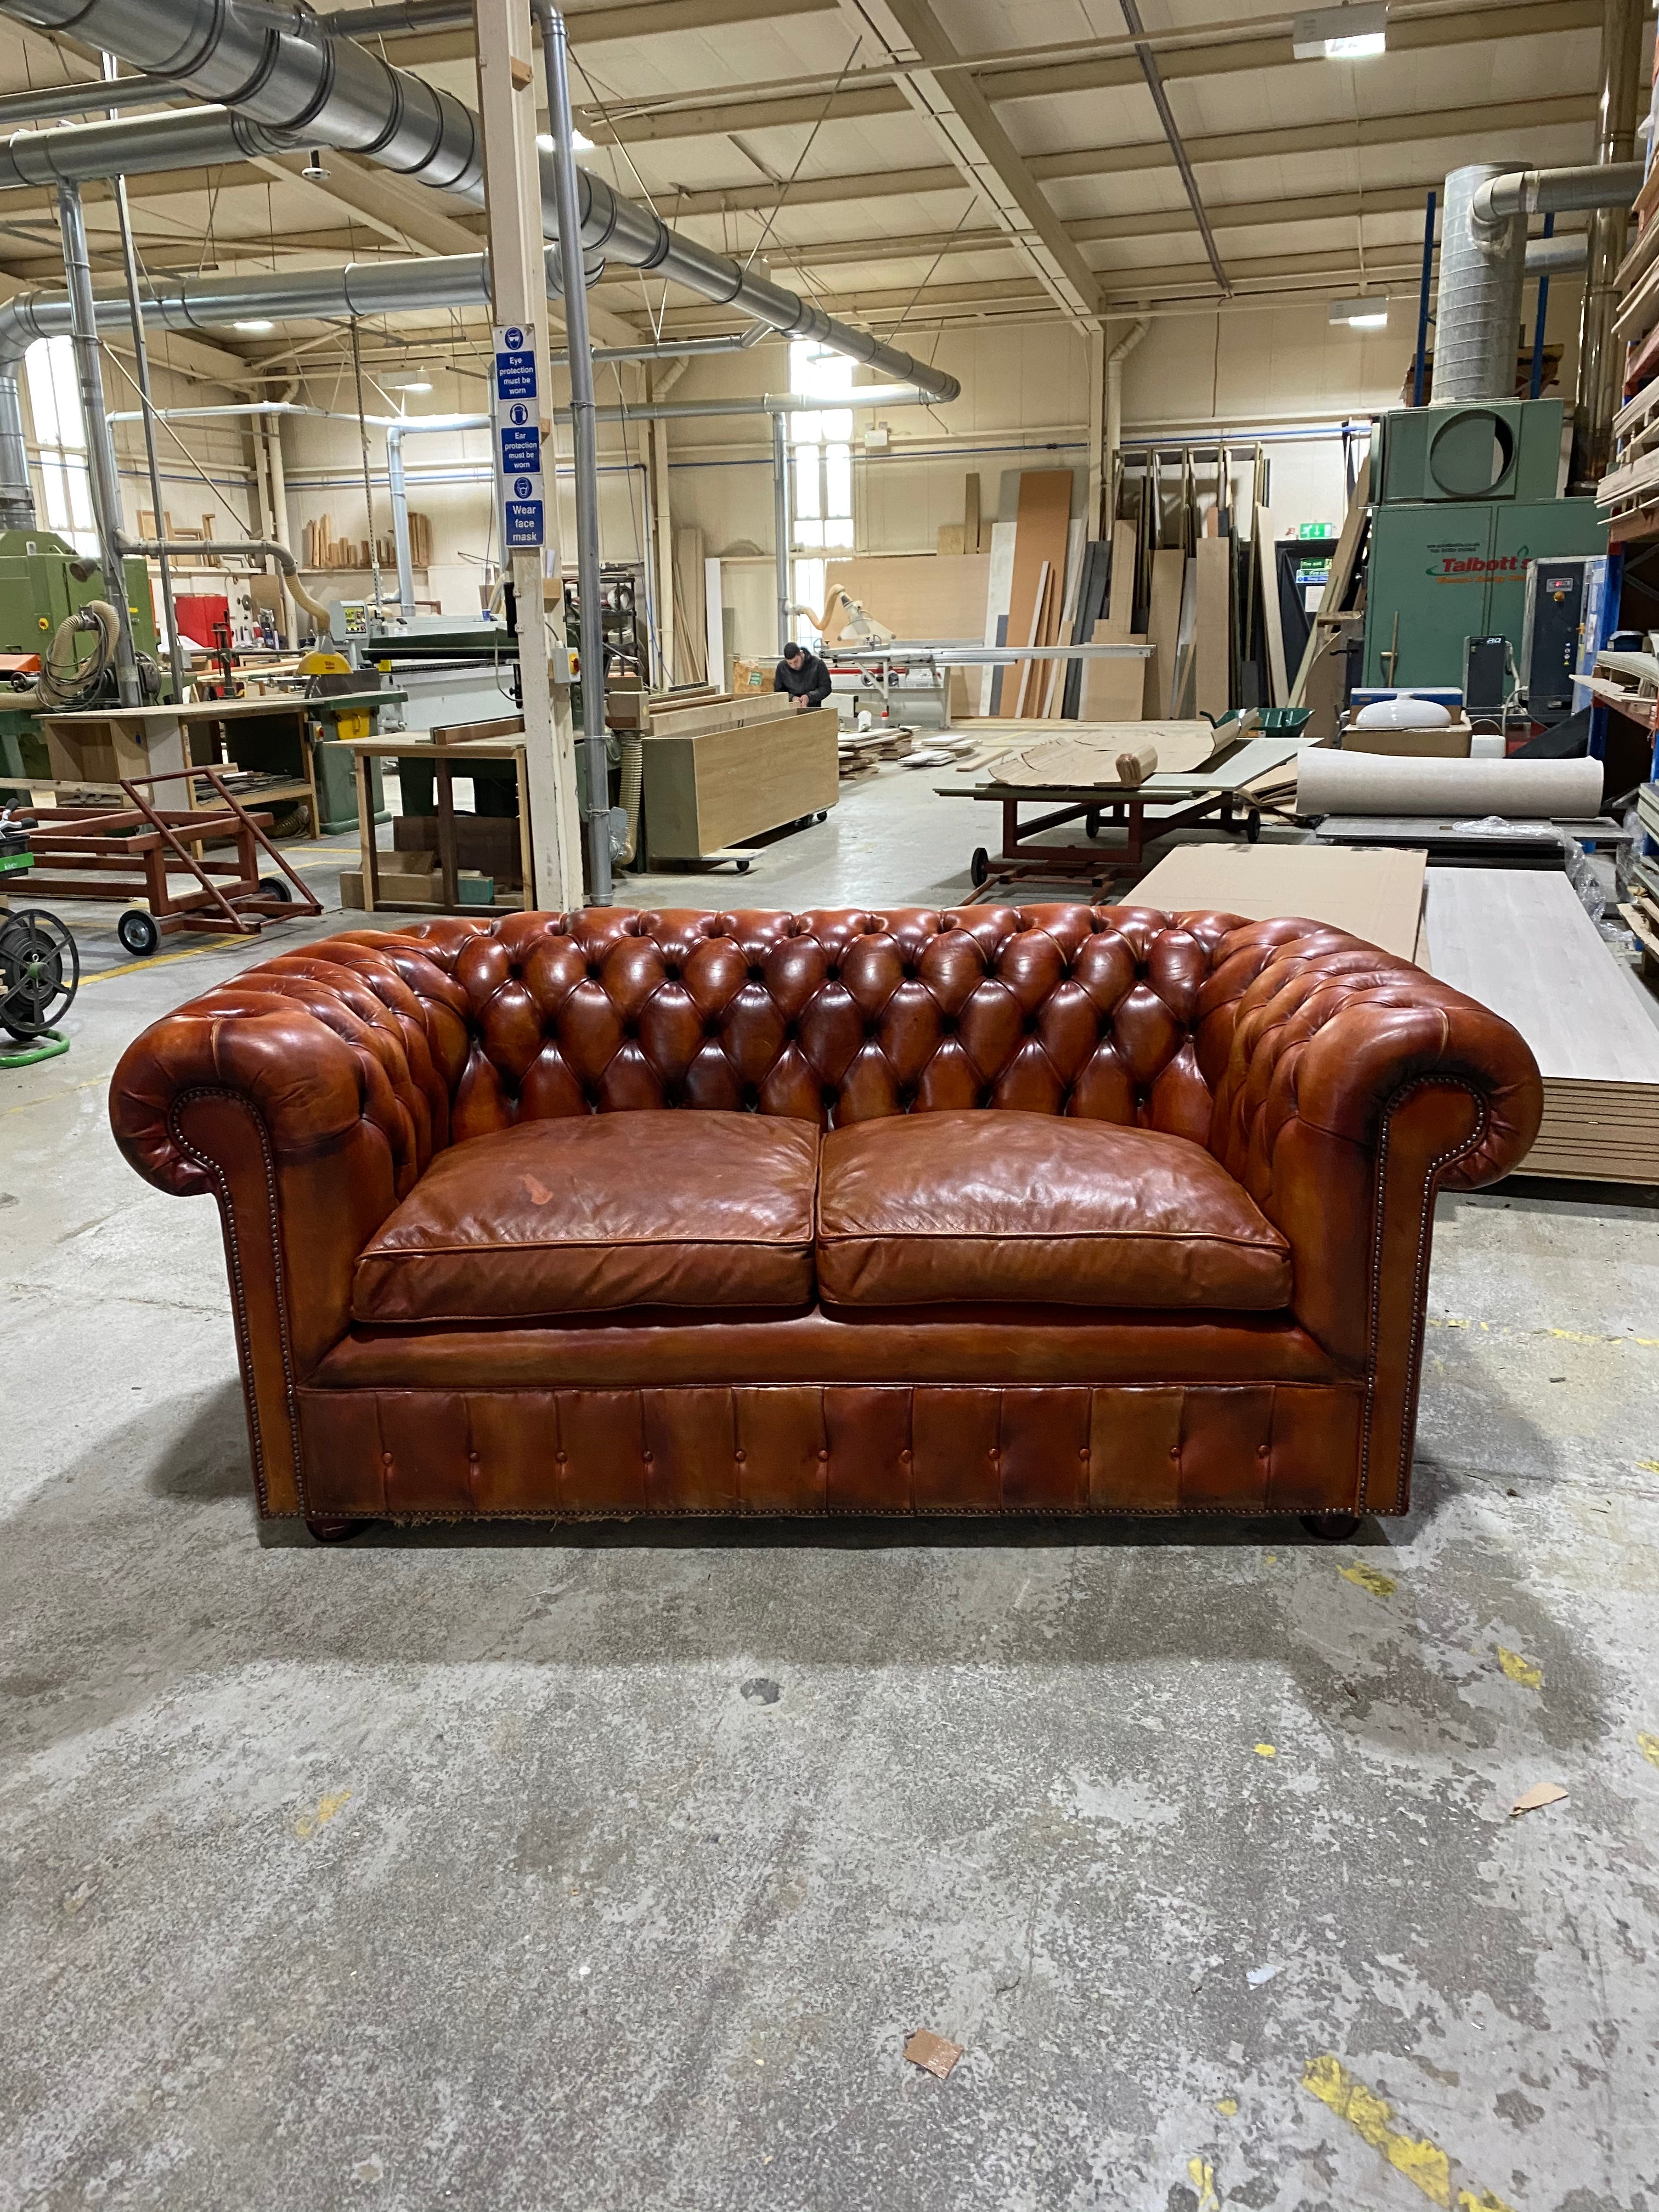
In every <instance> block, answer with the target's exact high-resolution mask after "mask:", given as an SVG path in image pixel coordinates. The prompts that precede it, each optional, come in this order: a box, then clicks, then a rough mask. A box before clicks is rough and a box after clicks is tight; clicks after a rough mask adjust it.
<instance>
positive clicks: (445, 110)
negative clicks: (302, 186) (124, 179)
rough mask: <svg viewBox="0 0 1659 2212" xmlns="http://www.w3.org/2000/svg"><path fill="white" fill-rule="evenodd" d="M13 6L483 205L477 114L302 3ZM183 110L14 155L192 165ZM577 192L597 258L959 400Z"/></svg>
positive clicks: (702, 251)
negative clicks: (93, 145)
mask: <svg viewBox="0 0 1659 2212" xmlns="http://www.w3.org/2000/svg"><path fill="white" fill-rule="evenodd" d="M4 13H6V14H7V15H12V16H15V18H16V19H17V20H18V21H21V22H25V23H31V24H33V25H34V26H35V27H37V28H38V29H41V30H46V31H52V32H58V33H68V34H69V35H70V36H71V37H74V38H76V39H80V40H84V41H86V42H87V43H88V45H90V46H99V47H101V48H102V49H103V51H104V52H106V53H111V54H115V55H117V56H118V57H119V58H121V59H122V60H123V61H125V62H127V63H129V64H131V66H132V67H133V68H135V69H140V70H148V71H154V72H157V73H165V74H167V75H169V76H176V77H177V78H178V80H179V84H180V86H181V88H185V89H187V90H189V91H190V92H192V93H194V94H197V97H199V98H203V99H206V100H217V101H222V103H223V104H224V106H226V107H229V108H234V109H235V110H236V111H237V117H238V118H242V117H245V118H249V119H251V120H252V122H253V123H254V124H257V125H260V126H262V127H263V128H264V130H266V131H277V132H282V133H284V134H286V135H287V137H288V139H289V142H290V143H304V144H306V145H310V146H336V147H341V148H343V149H345V150H347V151H348V152H351V153H356V154H361V155H363V156H364V157H365V158H366V159H368V160H369V161H375V162H378V163H379V164H380V166H381V167H385V168H389V169H395V170H397V171H398V173H400V174H403V175H405V176H410V177H414V178H416V179H419V181H420V182H421V183H422V184H426V185H440V186H442V187H443V188H444V189H445V190H447V191H451V192H453V193H455V194H456V195H457V196H458V197H460V198H462V199H465V200H470V201H471V202H472V204H474V205H475V206H482V205H483V170H482V163H481V155H480V145H481V134H480V131H479V126H478V122H477V117H476V116H475V115H474V114H473V113H472V111H471V109H470V108H468V107H465V106H462V104H461V102H460V101H459V100H456V99H453V97H452V96H451V95H450V94H448V93H445V92H438V91H435V89H434V88H433V87H432V86H430V85H428V84H426V83H424V82H422V80H421V79H420V78H419V77H416V76H410V75H409V74H408V72H407V71H406V70H397V69H393V68H392V66H391V64H389V63H386V62H383V61H381V60H380V58H379V57H378V56H376V55H374V54H372V53H370V52H368V51H367V49H365V48H363V47H362V46H355V45H354V44H353V43H352V41H351V40H349V39H341V38H335V37H332V36H331V35H330V34H329V33H328V30H327V28H326V26H325V22H324V21H323V20H322V19H319V17H317V16H315V15H311V14H309V13H308V12H307V11H306V10H305V9H301V8H300V7H299V6H297V5H294V4H292V0H289V4H286V5H284V4H282V0H176V4H173V5H170V6H166V7H163V6H161V5H159V4H158V0H5V7H4ZM180 119H181V118H178V117H176V116H174V115H173V114H163V115H154V116H142V117H138V118H135V119H134V120H133V121H132V122H131V123H125V122H121V123H116V124H108V125H106V124H93V125H81V126H75V125H71V126H70V127H68V128H66V129H65V130H63V131H42V132H40V133H33V134H26V135H28V136H31V137H39V138H42V139H45V138H51V139H52V140H54V141H56V142H57V143H56V144H55V145H54V146H53V147H52V149H50V150H49V152H48V153H46V154H40V153H38V152H37V151H36V150H35V149H23V150H22V151H21V152H17V151H15V150H14V149H16V147H17V141H16V140H15V139H14V140H13V141H12V146H11V149H8V154H9V158H10V159H11V161H12V162H13V166H14V168H15V166H16V164H17V163H18V162H20V161H30V160H36V159H49V160H50V161H51V162H52V168H51V170H50V174H51V175H52V177H53V178H54V179H63V180H66V181H75V180H80V179H85V178H87V177H88V176H91V175H98V176H108V175H112V174H114V173H117V172H121V173H126V174H130V175H137V173H139V172H140V170H141V169H142V168H143V167H146V166H148V167H151V168H152V169H154V168H171V167H179V166H180V165H181V163H180V160H179V157H178V156H177V155H174V154H173V152H172V150H171V146H172V142H171V141H170V139H169V137H168V131H169V129H170V127H173V126H176V125H177V123H178V122H179V120H180ZM191 119H194V118H191ZM234 119H235V118H221V122H222V124H223V123H228V122H230V121H233V120H234ZM91 131H105V132H106V133H110V134H113V133H117V132H125V133H126V134H128V135H127V136H126V137H125V138H124V139H118V138H116V137H113V136H110V137H106V138H105V140H104V141H103V142H102V143H101V147H100V154H99V155H98V156H97V157H95V158H96V161H97V166H96V167H92V168H88V167H82V162H83V161H87V160H88V159H92V158H94V157H92V156H89V155H83V154H82V153H81V152H80V150H79V142H81V141H82V140H84V139H85V137H87V136H88V133H89V132H91ZM198 143H200V142H198ZM240 150H241V149H240V147H239V145H238V144H237V142H236V141H235V139H234V134H232V133H230V132H227V133H226V136H225V137H224V139H223V141H222V151H221V152H220V154H219V155H217V157H216V158H217V159H218V160H219V161H234V160H235V159H237V158H238V155H239V153H240ZM193 158H194V160H195V161H197V162H198V163H199V162H202V161H204V158H206V157H204V155H202V154H201V153H200V152H197V154H196V155H195V156H194V157H193ZM541 168H542V210H543V227H544V229H545V230H546V231H547V232H548V234H550V236H556V235H557V232H558V223H557V217H556V184H555V178H554V170H553V160H552V156H551V155H550V154H548V153H547V152H546V151H545V149H544V151H543V154H542V164H541ZM7 181H12V182H16V183H21V182H24V181H29V182H33V181H35V179H33V178H32V177H31V178H28V179H24V178H23V177H22V176H21V175H14V176H13V177H12V178H11V179H7V177H6V175H5V173H4V169H3V165H0V184H3V183H5V182H7ZM579 193H580V209H579V216H580V223H581V240H582V249H583V252H584V253H586V254H588V255H594V254H599V255H603V256H604V257H605V258H606V259H608V260H612V261H619V262H622V263H623V264H625V265H626V266H628V267H629V268H630V269H641V270H649V271H650V272H652V273H653V274H654V275H656V276H660V277H662V278H664V279H665V281H666V282H668V283H674V284H680V285H683V286H684V288H685V289H686V290H687V291H690V292H695V293H696V295H698V296H699V298H701V299H704V300H711V301H714V302H715V303H716V304H717V305H719V306H721V307H731V308H732V310H733V312H734V313H738V314H740V315H744V316H747V317H748V318H749V319H750V321H751V322H757V323H763V324H765V325H768V327H769V328H770V329H772V330H775V331H778V332H779V333H780V334H781V335H782V336H784V337H796V338H808V339H813V340H816V341H817V343H820V344H822V345H825V346H828V347H829V348H830V349H832V350H833V351H835V352H836V353H841V354H845V355H846V356H848V358H849V359H851V360H854V361H858V362H864V363H865V365H866V367H868V368H875V369H879V370H880V371H881V372H882V373H883V374H885V375H888V376H890V377H892V378H893V379H894V380H896V381H898V382H901V383H906V384H915V385H916V386H920V387H921V390H923V391H924V392H927V395H928V397H929V398H933V399H938V400H951V399H954V398H957V394H958V393H959V392H960V391H961V388H962V387H961V386H960V385H959V384H958V383H957V380H956V379H955V378H954V377H953V376H947V375H945V373H944V372H943V371H942V370H940V369H937V368H930V367H928V365H927V363H926V362H918V361H915V360H913V359H912V358H911V356H909V355H908V354H907V353H903V352H901V351H900V350H899V349H898V348H897V347H896V346H889V345H884V344H883V343H881V342H880V341H879V340H878V339H877V338H874V337H871V335H870V334H869V332H868V331H859V330H854V328H853V327H852V325H850V324H848V323H842V322H838V321H837V320H836V319H835V318H834V317H833V316H830V315H826V314H824V313H823V311H822V310H821V309H819V308H817V307H811V306H809V305H808V303H807V302H806V301H804V300H802V299H799V297H798V296H797V295H795V294H794V293H793V292H789V291H786V290H785V289H783V287H782V286H781V285H779V284H773V283H769V282H767V280H766V279H765V278H763V277H761V276H756V275H755V274H754V272H753V270H748V269H744V268H742V267H740V266H739V265H738V263H737V262H735V261H732V260H730V259H728V258H727V257H726V255H725V254H723V253H713V252H709V251H708V249H707V248H706V247H703V246H696V245H694V244H692V242H691V241H690V240H689V239H684V238H681V237H680V236H679V235H678V234H677V233H676V232H674V231H671V229H670V228H668V225H667V224H666V223H665V222H663V221H662V220H661V218H660V217H659V216H656V215H653V213H652V211H651V210H650V209H648V208H644V207H641V206H639V205H638V204H636V203H635V202H634V201H632V200H627V199H624V198H623V197H622V196H621V194H620V193H618V192H615V191H612V190H611V186H610V185H607V184H606V183H605V180H604V179H603V178H601V177H596V176H594V175H593V174H592V173H591V172H590V171H588V170H586V169H584V170H583V171H581V172H580V178H579Z"/></svg>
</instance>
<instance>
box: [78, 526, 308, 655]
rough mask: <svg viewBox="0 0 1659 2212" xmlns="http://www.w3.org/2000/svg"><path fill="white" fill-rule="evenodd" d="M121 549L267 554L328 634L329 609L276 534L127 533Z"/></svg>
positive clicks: (148, 554)
mask: <svg viewBox="0 0 1659 2212" xmlns="http://www.w3.org/2000/svg"><path fill="white" fill-rule="evenodd" d="M121 550H122V551H123V552H124V553H142V554H143V555H144V556H146V557H147V558H149V559H151V560H153V559H154V558H155V556H156V555H157V554H160V553H182V554H185V556H190V557H194V558H197V559H199V558H200V557H201V556H203V555H204V554H208V553H211V554H213V555H215V556H222V555H223V554H226V553H247V554H253V555H256V556H258V555H260V554H263V555H264V557H265V559H266V560H268V561H271V562H275V563H276V567H277V568H279V569H280V570H281V572H282V578H283V583H284V584H286V585H287V586H288V594H289V598H290V599H292V600H293V602H294V604H295V606H296V607H303V608H304V609H305V611H306V612H307V614H308V615H309V616H310V617H311V619H312V620H313V622H314V623H316V625H317V627H318V629H319V631H321V632H322V633H323V634H324V635H326V634H327V630H328V609H327V608H326V607H325V606H324V605H323V604H322V602H321V601H320V600H319V599H313V598H312V596H311V594H310V592H308V591H307V589H306V587H305V586H304V585H303V584H302V583H301V581H300V579H299V577H298V575H297V574H295V567H296V563H295V558H294V556H293V555H292V554H291V553H290V552H289V550H288V548H287V546H286V545H281V544H278V543H277V541H276V538H210V539H205V540H204V539H202V538H128V537H126V536H125V535H123V537H122V538H121Z"/></svg>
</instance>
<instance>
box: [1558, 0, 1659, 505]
mask: <svg viewBox="0 0 1659 2212" xmlns="http://www.w3.org/2000/svg"><path fill="white" fill-rule="evenodd" d="M1643 12H1644V11H1643V8H1642V4H1641V0H1604V7H1603V11H1602V16H1601V93H1600V97H1599V100H1598V104H1597V109H1596V144H1595V159H1596V163H1597V166H1598V167H1602V168H1605V169H1607V171H1608V172H1609V173H1613V172H1614V171H1616V170H1618V169H1619V168H1620V167H1626V165H1628V166H1629V167H1634V168H1635V169H1636V181H1635V183H1634V184H1633V185H1632V186H1631V189H1630V193H1629V196H1628V197H1627V198H1626V200H1625V202H1624V204H1623V205H1622V206H1620V205H1619V204H1614V205H1613V206H1601V207H1598V208H1597V210H1596V211H1595V214H1594V215H1593V216H1591V217H1590V232H1589V274H1588V276H1586V279H1585V283H1584V295H1583V303H1582V305H1581V307H1580V309H1579V318H1578V376H1577V385H1576V386H1575V388H1574V392H1573V403H1572V455H1571V460H1570V461H1569V463H1568V466H1567V489H1568V490H1569V492H1574V491H1589V490H1592V489H1594V488H1595V485H1596V484H1598V483H1600V482H1601V478H1602V477H1603V476H1605V475H1606V473H1607V464H1608V462H1609V460H1610V459H1611V457H1612V452H1613V416H1614V415H1615V414H1616V413H1617V412H1618V409H1619V402H1620V395H1621V393H1622V392H1623V388H1624V370H1625V349H1624V347H1623V346H1622V345H1621V344H1620V343H1619V342H1618V340H1617V338H1616V337H1615V336H1614V334H1613V317H1614V315H1615V314H1616V313H1617V312H1618V275H1619V264H1620V261H1621V260H1622V259H1623V258H1624V253H1625V230H1626V221H1627V210H1628V208H1629V205H1630V202H1631V200H1633V199H1634V198H1635V197H1636V194H1637V192H1638V191H1639V190H1640V189H1641V183H1642V176H1641V169H1640V166H1639V164H1634V163H1632V161H1631V156H1632V154H1633V153H1634V152H1635V150H1636V104H1637V85H1638V78H1639V76H1640V75H1641V56H1642V16H1643Z"/></svg>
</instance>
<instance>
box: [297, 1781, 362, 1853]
mask: <svg viewBox="0 0 1659 2212" xmlns="http://www.w3.org/2000/svg"><path fill="white" fill-rule="evenodd" d="M350 1796H351V1792H350V1791H349V1790H335V1791H334V1792H333V1793H332V1795H331V1796H327V1797H319V1799H318V1800H317V1809H316V1811H315V1812H314V1813H301V1815H300V1817H299V1819H298V1820H296V1821H295V1823H294V1832H295V1835H296V1836H297V1837H298V1838H300V1841H301V1843H302V1844H303V1843H307V1842H308V1841H309V1840H310V1838H312V1837H313V1836H314V1835H316V1834H317V1833H318V1832H319V1830H320V1829H323V1828H325V1827H327V1826H328V1824H329V1822H330V1821H331V1820H332V1819H333V1818H334V1815H335V1814H337V1812H338V1811H339V1809H340V1808H341V1806H342V1805H343V1804H345V1803H346V1802H348V1800H349V1798H350Z"/></svg>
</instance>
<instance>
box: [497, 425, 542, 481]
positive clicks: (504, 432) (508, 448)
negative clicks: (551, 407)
mask: <svg viewBox="0 0 1659 2212" xmlns="http://www.w3.org/2000/svg"><path fill="white" fill-rule="evenodd" d="M541 471H542V439H541V433H540V431H539V430H538V428H536V426H535V424H534V423H532V425H531V426H530V428H529V429H527V430H519V429H508V428H507V427H506V425H505V424H503V425H502V428H501V473H502V474H503V475H504V476H509V477H511V476H518V475H520V474H521V473H522V474H528V475H531V476H539V475H540V474H541Z"/></svg>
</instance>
